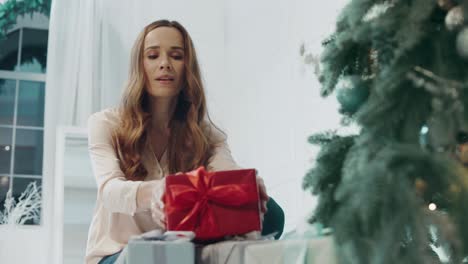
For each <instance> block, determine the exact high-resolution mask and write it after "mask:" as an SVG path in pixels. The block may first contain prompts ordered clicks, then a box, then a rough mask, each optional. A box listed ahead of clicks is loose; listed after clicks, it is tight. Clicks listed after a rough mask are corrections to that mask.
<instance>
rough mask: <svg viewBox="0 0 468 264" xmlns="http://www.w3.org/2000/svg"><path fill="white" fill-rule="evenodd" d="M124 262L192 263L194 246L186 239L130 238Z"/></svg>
mask: <svg viewBox="0 0 468 264" xmlns="http://www.w3.org/2000/svg"><path fill="white" fill-rule="evenodd" d="M126 250H127V252H126V254H127V256H126V264H154V263H157V264H172V263H177V264H193V263H195V248H194V245H193V244H192V243H191V242H187V241H157V240H143V239H133V240H130V241H129V243H128V246H127V248H126Z"/></svg>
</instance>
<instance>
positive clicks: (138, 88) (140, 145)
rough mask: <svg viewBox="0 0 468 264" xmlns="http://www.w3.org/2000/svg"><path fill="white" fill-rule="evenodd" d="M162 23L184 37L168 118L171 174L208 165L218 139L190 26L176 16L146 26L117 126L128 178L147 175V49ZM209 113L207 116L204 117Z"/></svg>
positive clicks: (117, 141) (122, 165) (122, 164)
mask: <svg viewBox="0 0 468 264" xmlns="http://www.w3.org/2000/svg"><path fill="white" fill-rule="evenodd" d="M158 27H172V28H175V29H177V30H178V31H179V32H180V33H181V34H182V37H183V42H184V51H185V52H184V53H185V55H184V65H185V71H184V77H183V80H182V85H183V86H182V89H181V92H180V93H179V95H178V99H177V104H176V109H175V111H174V115H173V117H172V118H171V120H170V122H169V128H170V131H171V133H170V136H169V142H168V149H167V154H168V161H169V173H176V172H179V171H180V172H185V171H190V170H193V169H195V168H197V167H198V166H201V165H204V166H206V165H207V163H208V159H209V157H210V156H211V154H212V150H213V148H214V144H215V142H211V140H210V139H209V137H208V135H207V133H208V132H207V130H206V127H208V123H207V121H206V120H208V122H209V124H212V122H211V120H210V119H209V117H208V113H207V109H206V100H205V92H204V88H203V84H202V81H201V77H200V69H199V66H198V60H197V56H196V54H195V49H194V45H193V43H192V40H191V38H190V36H189V34H188V32H187V30H185V28H184V27H183V26H182V25H181V24H179V23H178V22H176V21H168V20H158V21H155V22H153V23H151V24H149V25H147V26H146V27H145V28H144V29H143V30H142V32H141V33H140V34H139V35H138V37H137V39H136V41H135V44H134V46H133V49H132V52H131V65H130V73H129V80H128V83H127V85H126V88H125V91H124V94H123V97H122V102H121V105H120V107H119V116H120V125H119V126H117V127H116V128H115V130H114V131H113V132H114V133H113V138H112V139H113V145H114V148H115V150H116V154H117V156H118V158H119V160H120V168H121V170H122V171H123V172H124V174H125V177H126V178H127V179H128V180H144V179H145V177H146V176H147V174H148V170H147V168H145V167H144V165H143V163H142V153H143V150H144V148H145V145H146V142H147V137H148V129H149V126H150V120H151V115H152V113H151V108H150V105H149V101H150V100H149V96H150V95H149V94H148V92H147V91H146V89H145V81H146V76H145V71H144V66H143V49H144V41H145V37H146V35H147V34H148V33H149V32H150V31H152V30H154V29H155V28H158ZM206 117H208V118H207V119H205V118H206Z"/></svg>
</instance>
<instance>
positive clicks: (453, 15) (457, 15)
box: [445, 6, 465, 31]
mask: <svg viewBox="0 0 468 264" xmlns="http://www.w3.org/2000/svg"><path fill="white" fill-rule="evenodd" d="M464 20H465V17H464V16H463V8H462V7H461V6H456V7H454V8H452V9H450V11H449V12H448V13H447V15H446V16H445V26H446V27H447V29H448V30H450V31H453V30H456V29H457V28H459V27H461V25H463V22H464Z"/></svg>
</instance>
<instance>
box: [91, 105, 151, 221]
mask: <svg viewBox="0 0 468 264" xmlns="http://www.w3.org/2000/svg"><path fill="white" fill-rule="evenodd" d="M112 114H114V113H112V112H106V113H105V112H98V113H95V114H93V115H91V116H90V117H89V118H88V149H89V155H90V158H91V163H92V167H93V173H94V177H95V178H96V183H97V187H98V199H99V200H100V201H101V202H102V203H103V205H104V207H105V208H106V209H108V210H109V211H111V212H114V213H124V214H129V215H134V214H135V213H136V212H138V211H143V210H146V209H149V208H150V202H149V201H150V200H151V194H152V190H153V188H154V186H156V185H157V184H158V181H157V180H156V181H148V182H142V181H129V180H127V179H126V178H125V175H124V173H123V172H122V170H121V169H120V166H119V159H118V158H117V156H116V154H115V150H114V147H113V146H112V138H111V136H112V129H113V127H115V125H116V124H117V118H116V117H115V116H112Z"/></svg>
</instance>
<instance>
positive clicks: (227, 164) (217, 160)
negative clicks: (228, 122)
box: [207, 126, 241, 171]
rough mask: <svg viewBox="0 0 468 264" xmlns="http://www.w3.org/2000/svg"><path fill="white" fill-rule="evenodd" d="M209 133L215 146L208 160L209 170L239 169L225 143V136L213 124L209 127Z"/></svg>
mask: <svg viewBox="0 0 468 264" xmlns="http://www.w3.org/2000/svg"><path fill="white" fill-rule="evenodd" d="M209 135H210V139H211V140H212V142H214V143H215V148H214V150H213V153H212V156H211V158H210V160H209V162H208V166H207V167H208V168H207V169H208V170H209V171H221V170H238V169H241V167H240V166H239V165H237V163H236V162H235V161H234V158H233V157H232V154H231V150H230V149H229V145H228V143H227V136H226V135H225V134H224V133H223V132H221V131H220V130H219V129H217V128H215V127H213V126H211V127H210V131H209Z"/></svg>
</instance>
